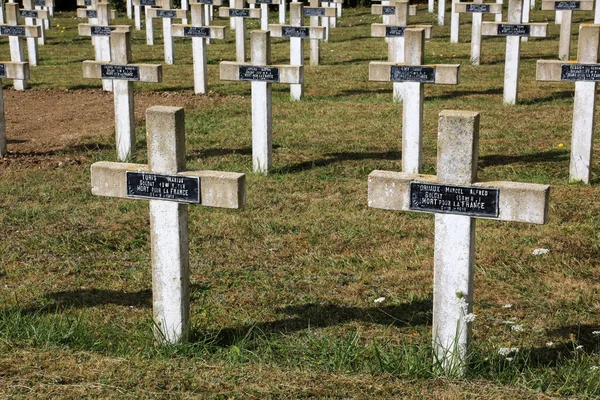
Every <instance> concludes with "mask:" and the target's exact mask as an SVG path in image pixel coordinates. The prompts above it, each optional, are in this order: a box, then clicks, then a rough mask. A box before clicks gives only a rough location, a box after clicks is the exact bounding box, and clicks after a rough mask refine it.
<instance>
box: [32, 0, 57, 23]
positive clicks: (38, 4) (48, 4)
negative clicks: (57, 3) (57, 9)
mask: <svg viewBox="0 0 600 400" xmlns="http://www.w3.org/2000/svg"><path fill="white" fill-rule="evenodd" d="M33 5H34V7H35V9H36V10H42V11H48V15H49V16H50V17H53V16H54V0H33ZM43 25H44V28H45V29H49V28H50V18H48V19H45V20H44V21H43Z"/></svg>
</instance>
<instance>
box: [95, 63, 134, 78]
mask: <svg viewBox="0 0 600 400" xmlns="http://www.w3.org/2000/svg"><path fill="white" fill-rule="evenodd" d="M100 75H101V77H102V79H124V80H126V81H139V80H140V68H139V67H137V66H135V65H112V64H100Z"/></svg>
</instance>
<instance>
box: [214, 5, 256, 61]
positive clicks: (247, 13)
mask: <svg viewBox="0 0 600 400" xmlns="http://www.w3.org/2000/svg"><path fill="white" fill-rule="evenodd" d="M230 3H233V7H220V8H219V17H223V18H231V20H232V21H233V25H234V26H235V60H236V61H237V62H245V61H246V18H260V10H257V9H254V8H243V7H244V0H231V1H230Z"/></svg>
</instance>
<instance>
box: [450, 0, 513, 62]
mask: <svg viewBox="0 0 600 400" xmlns="http://www.w3.org/2000/svg"><path fill="white" fill-rule="evenodd" d="M455 11H456V12H457V13H467V14H471V15H472V16H473V20H472V22H471V64H473V65H479V60H480V59H481V23H482V22H483V14H500V15H502V4H498V3H488V4H484V3H483V0H476V1H475V2H473V3H461V2H459V3H456V5H455Z"/></svg>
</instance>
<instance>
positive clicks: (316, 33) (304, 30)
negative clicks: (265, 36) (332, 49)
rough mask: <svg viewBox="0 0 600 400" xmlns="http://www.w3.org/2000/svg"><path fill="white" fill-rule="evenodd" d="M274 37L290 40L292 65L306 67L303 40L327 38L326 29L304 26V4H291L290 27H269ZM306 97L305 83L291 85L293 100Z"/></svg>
mask: <svg viewBox="0 0 600 400" xmlns="http://www.w3.org/2000/svg"><path fill="white" fill-rule="evenodd" d="M268 30H269V31H271V36H272V37H289V38H290V64H291V65H300V66H302V65H304V42H303V41H302V40H303V39H310V40H322V39H324V38H325V27H322V26H321V27H319V26H312V27H308V26H304V5H303V4H302V3H295V2H294V3H290V25H287V26H286V25H279V24H272V25H269V29H268ZM303 95H304V81H302V82H301V83H293V84H291V85H290V96H291V99H292V100H300V99H301V98H302V96H303Z"/></svg>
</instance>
